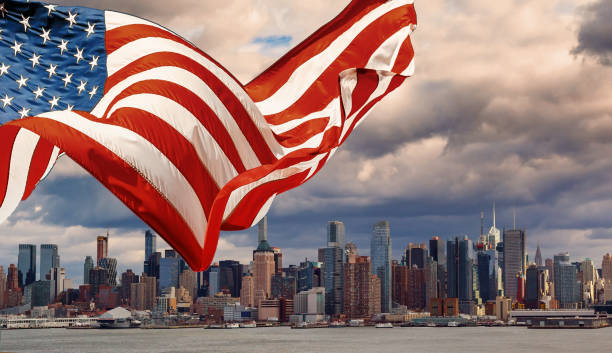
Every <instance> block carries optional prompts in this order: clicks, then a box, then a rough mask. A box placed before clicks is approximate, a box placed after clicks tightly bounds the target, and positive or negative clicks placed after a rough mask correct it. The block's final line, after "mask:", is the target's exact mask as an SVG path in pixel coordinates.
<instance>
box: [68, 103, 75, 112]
mask: <svg viewBox="0 0 612 353" xmlns="http://www.w3.org/2000/svg"><path fill="white" fill-rule="evenodd" d="M72 109H74V105H70V104H66V110H67V111H72Z"/></svg>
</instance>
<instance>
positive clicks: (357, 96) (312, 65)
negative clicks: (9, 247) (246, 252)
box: [0, 0, 416, 270]
mask: <svg viewBox="0 0 612 353" xmlns="http://www.w3.org/2000/svg"><path fill="white" fill-rule="evenodd" d="M412 2H413V1H412V0H390V1H384V0H358V1H352V2H351V3H350V4H349V5H348V6H347V8H345V9H344V11H342V13H341V14H339V15H338V16H337V17H336V18H335V19H333V20H332V21H331V22H329V23H328V24H327V25H325V26H324V27H322V28H321V29H319V30H318V31H317V32H315V33H314V34H313V35H311V36H310V37H308V38H307V39H306V40H305V41H304V42H302V43H301V44H299V45H298V46H297V47H295V48H294V49H292V50H291V51H290V52H289V53H288V54H287V55H285V56H284V57H283V58H281V59H280V60H278V61H277V62H276V63H275V64H273V65H272V66H271V67H270V68H269V69H267V70H266V71H264V72H263V73H262V74H261V75H259V76H258V77H257V78H255V79H254V80H253V81H252V82H250V83H249V84H247V85H244V86H243V85H242V84H240V82H238V80H236V79H235V78H234V77H233V76H232V75H231V74H230V73H229V72H228V71H227V70H225V69H224V68H223V67H221V66H220V65H219V64H218V63H217V62H215V61H214V60H213V59H212V58H210V57H209V56H208V55H206V54H205V53H203V52H202V51H201V50H199V49H198V48H197V47H195V46H194V45H193V44H191V43H189V42H187V41H186V40H184V39H182V38H181V37H179V36H178V35H176V34H174V33H172V32H171V31H169V30H167V29H164V28H163V27H161V26H158V25H156V24H153V23H151V22H148V21H146V20H143V19H140V18H137V17H133V16H129V15H125V14H121V13H116V12H111V11H104V12H102V11H100V12H102V13H103V14H102V16H103V20H102V19H101V18H100V17H99V16H100V12H98V10H90V9H83V8H60V7H55V8H53V9H49V8H48V5H44V4H39V3H29V4H25V3H24V2H23V1H8V2H6V3H5V4H4V8H5V9H8V12H7V13H10V16H12V17H11V18H9V19H7V20H5V22H0V29H2V28H3V27H1V26H2V25H3V24H4V23H8V22H11V21H13V22H12V25H15V22H16V23H17V24H18V25H21V26H22V28H21V29H22V30H23V27H26V28H25V33H26V34H27V33H28V30H31V29H29V28H27V26H25V25H24V24H23V23H20V22H19V20H22V18H26V16H30V17H32V18H33V17H35V15H36V16H41V21H42V20H44V19H43V17H44V16H47V18H48V17H49V16H52V15H57V16H58V17H57V19H61V20H62V21H64V23H63V25H64V26H68V28H67V29H64V31H63V33H66V34H67V35H68V36H67V37H66V38H65V39H64V38H60V37H53V36H51V39H52V40H54V41H56V42H57V45H55V47H56V48H55V49H56V52H55V53H49V59H47V60H49V61H51V59H53V60H61V59H62V58H63V54H66V53H68V52H70V54H72V56H71V60H72V63H71V65H76V66H79V64H80V61H81V60H83V61H88V62H89V63H90V62H91V61H93V58H94V55H95V56H97V57H98V59H97V60H98V61H99V65H101V66H103V67H104V70H105V71H104V72H99V73H97V75H96V76H95V77H96V78H98V79H99V78H100V76H99V75H102V78H103V81H104V82H102V83H100V84H98V90H99V91H96V92H94V94H93V96H92V97H91V98H90V101H89V102H91V101H93V102H94V103H95V104H93V105H92V106H86V105H85V104H81V105H78V104H79V103H82V102H80V101H76V102H75V103H68V102H67V103H66V104H72V105H75V107H73V106H70V107H69V108H70V109H66V110H65V108H68V107H62V108H64V109H62V110H58V109H51V111H48V110H49V109H46V110H43V111H36V114H37V116H36V117H29V118H23V119H17V120H12V121H10V122H7V123H6V124H4V125H3V126H1V127H0V136H2V135H6V136H9V137H10V136H14V137H12V139H13V140H15V141H17V140H19V141H22V140H23V141H24V142H21V144H22V145H24V146H26V147H19V148H21V149H19V148H18V147H12V148H11V149H10V150H11V151H13V150H14V151H15V153H11V155H8V154H6V153H3V155H2V156H0V168H4V169H0V170H1V171H2V172H1V173H4V174H0V190H1V189H2V185H3V184H2V182H3V179H2V178H3V176H2V175H8V178H5V179H9V180H13V184H14V182H15V181H17V180H21V181H20V183H21V184H24V185H25V186H23V190H24V192H23V194H24V195H27V194H29V193H30V192H31V190H32V189H33V187H34V186H35V185H36V183H37V182H38V180H40V177H43V176H44V175H45V174H46V173H48V170H49V169H50V166H51V165H52V163H53V162H54V160H55V158H57V155H58V154H59V153H60V152H63V153H65V154H66V155H68V156H70V157H71V158H72V159H73V160H74V161H75V162H77V163H78V164H80V165H81V166H83V167H84V168H85V169H86V170H87V171H89V172H90V173H91V174H92V175H93V176H94V177H96V178H97V179H98V180H99V181H100V182H101V183H102V184H103V185H104V186H105V187H107V188H108V189H109V190H110V191H111V192H112V193H113V194H114V195H115V196H117V197H118V198H119V199H120V200H121V201H122V202H123V203H124V204H125V205H126V206H127V207H129V208H130V209H131V210H132V211H133V212H134V213H135V214H136V215H137V216H139V217H140V218H141V219H142V220H143V221H145V222H146V223H147V224H149V225H150V226H151V227H152V228H153V229H155V231H157V232H158V233H159V234H160V235H161V236H162V237H163V238H164V239H165V240H166V241H167V242H168V243H169V244H170V245H171V246H172V247H174V248H175V249H176V250H177V251H178V252H179V253H180V254H181V256H182V257H183V258H184V259H185V260H186V261H187V262H188V264H189V265H190V267H192V268H193V269H194V270H203V269H205V268H207V267H208V266H209V264H210V263H211V262H212V260H213V257H214V254H215V251H216V248H217V242H218V237H219V233H220V231H221V230H240V229H246V228H249V227H251V226H252V225H254V224H256V223H257V222H258V221H259V220H260V219H261V218H262V217H263V216H265V214H266V213H267V212H268V210H269V208H270V206H271V204H272V202H273V200H274V198H275V197H276V196H277V195H279V194H281V193H283V192H285V191H287V190H290V189H292V188H295V187H297V186H299V185H301V184H303V183H305V182H306V181H308V180H309V179H311V178H312V177H313V176H314V175H316V174H317V173H318V171H319V170H320V169H321V168H322V167H323V165H324V164H325V163H326V162H327V161H328V160H329V158H331V156H332V155H333V154H334V152H335V151H336V150H337V148H338V147H339V146H341V145H342V144H343V143H344V141H345V140H346V139H347V138H348V136H349V135H350V134H351V132H352V131H353V130H354V129H355V128H356V127H357V126H358V125H359V124H360V123H361V122H362V121H363V119H364V118H365V116H366V115H367V114H368V113H369V112H370V111H371V109H372V108H373V107H374V106H375V105H376V104H377V103H378V102H379V101H380V100H381V99H382V98H384V97H385V96H386V95H387V94H389V93H390V92H392V91H393V90H394V89H396V88H397V87H399V85H400V84H401V83H402V82H403V81H404V80H405V78H406V77H408V76H410V75H411V74H412V72H413V70H414V61H413V60H414V52H413V50H412V45H411V42H410V34H411V33H412V31H413V30H414V28H415V26H416V14H415V11H414V7H413V4H412ZM19 10H21V13H20V11H19ZM43 10H44V13H43ZM0 11H2V10H1V8H0ZM28 11H30V12H32V13H31V14H30V12H28ZM88 11H91V13H89V12H88ZM24 12H25V13H24ZM75 14H76V16H75ZM91 16H93V17H91ZM92 18H97V19H98V22H94V21H93V19H92ZM48 21H49V20H48ZM22 22H23V20H22ZM73 22H74V23H73ZM92 22H94V23H95V25H94V28H95V30H98V31H100V32H103V36H104V38H103V40H98V41H91V42H88V41H87V38H84V39H83V38H81V39H80V40H82V41H84V44H82V45H81V46H79V44H76V42H77V41H78V40H77V39H74V40H73V39H72V37H70V36H71V35H73V34H72V32H73V28H78V27H77V26H81V27H82V28H81V31H83V32H84V33H85V35H88V34H89V32H88V31H87V29H88V28H89V29H90V30H91V27H92ZM54 25H55V24H54ZM47 26H48V28H55V27H52V26H51V25H49V24H47ZM57 26H59V24H58V25H57ZM42 27H43V28H44V26H42ZM13 31H14V32H15V33H14V37H15V38H10V41H11V42H12V41H13V40H15V41H17V40H20V39H19V38H20V37H22V35H21V34H22V33H19V29H18V27H16V26H15V27H14V28H11V32H13ZM45 31H46V29H45ZM6 32H7V31H4V32H2V33H1V34H2V35H3V36H7V33H6ZM58 32H59V30H58ZM43 33H45V32H44V31H42V33H40V34H38V33H37V34H38V36H39V39H40V38H41V37H40V35H43ZM96 33H99V32H96ZM75 36H76V34H75ZM43 39H44V38H43ZM21 41H23V42H24V43H25V45H24V48H28V50H30V51H31V52H35V51H36V49H33V48H31V47H30V41H28V40H27V39H26V38H24V39H21ZM64 41H69V42H70V44H68V45H67V46H65V47H66V48H65V49H64V50H62V48H61V46H62V44H63V43H64ZM94 42H95V43H94ZM8 44H9V43H8V42H6V41H4V39H3V42H2V44H1V45H2V46H4V45H8ZM39 45H40V44H39ZM99 46H102V48H103V50H104V55H100V54H93V53H96V52H97V50H99ZM43 49H44V48H43ZM60 52H63V53H60ZM19 54H20V53H19ZM29 56H31V55H29ZM81 56H82V57H83V58H80V57H81ZM16 57H17V56H16ZM42 58H43V60H41V61H42V62H45V60H44V59H45V55H44V54H42ZM25 59H26V60H27V56H26V58H25ZM30 59H31V57H30ZM101 59H103V60H101ZM75 61H76V63H75ZM0 64H1V63H0ZM45 64H46V65H47V66H46V67H41V69H43V68H48V67H49V66H48V65H49V64H48V63H45ZM58 65H59V64H58ZM0 68H1V66H0ZM83 68H84V66H83ZM83 68H78V67H77V68H74V70H72V69H66V70H65V73H63V74H62V76H63V77H61V78H64V79H65V78H66V77H68V76H67V75H69V74H70V73H72V71H74V73H73V75H75V76H81V75H83V77H85V75H89V74H91V73H90V72H86V71H83V73H78V72H80V71H78V72H77V69H79V70H84V69H83ZM36 69H37V67H36V66H35V67H34V72H30V71H28V70H29V67H27V68H26V67H25V66H24V69H23V70H25V71H24V72H25V73H30V74H31V76H34V75H35V74H36V73H38V74H40V72H36ZM39 71H40V70H39ZM25 73H24V74H25ZM45 73H46V72H45ZM16 74H17V73H16ZM19 75H22V74H21V73H19ZM1 78H2V77H0V79H1ZM51 78H54V77H53V76H52V77H51ZM18 79H19V77H17V80H18ZM44 79H45V77H43V78H41V79H40V82H41V83H43V84H48V85H51V84H53V83H55V84H56V85H57V82H47V81H44ZM79 81H81V79H79ZM64 83H65V81H63V82H62V83H61V85H63V84H64ZM76 83H78V84H82V83H83V81H81V82H76ZM0 84H1V86H0V94H2V93H3V92H2V91H1V89H4V86H5V83H4V81H1V80H0ZM17 84H19V83H17ZM86 87H87V88H89V89H90V90H93V86H91V87H89V86H86ZM22 88H23V87H20V88H18V89H15V88H13V91H12V92H13V93H14V94H13V96H17V93H19V94H23V92H16V93H15V90H19V89H22ZM64 88H67V89H70V88H72V90H73V91H74V92H75V93H73V94H74V95H75V96H76V97H77V98H79V97H80V96H79V94H82V93H84V92H85V91H83V90H81V91H79V87H78V85H77V84H75V83H73V82H68V83H67V84H66V86H65V87H64ZM27 89H28V90H29V89H31V92H30V94H34V95H36V94H35V93H34V91H36V89H38V90H39V91H40V87H31V86H27ZM58 89H62V87H61V86H60V88H58ZM39 93H40V92H39ZM59 93H60V92H58V93H57V95H56V96H52V97H49V98H50V99H48V101H50V103H49V104H47V108H48V107H49V105H50V104H51V103H53V99H54V98H57V97H58V96H59ZM87 93H88V94H89V93H91V91H88V92H87ZM98 93H99V95H98ZM97 95H98V96H97ZM68 96H70V95H68ZM0 98H2V97H0ZM30 98H31V97H30ZM35 103H36V100H34V101H33V100H32V99H29V100H26V102H25V103H24V106H21V107H18V108H23V109H28V108H29V107H25V104H31V105H35ZM84 103H88V102H84ZM1 104H2V101H1V100H0V107H1ZM43 108H44V105H43ZM29 109H33V108H29ZM26 115H32V114H26ZM35 140H36V142H38V141H41V142H42V143H43V144H44V146H42V147H36V142H35ZM2 141H4V139H2ZM13 146H18V144H17V143H14V144H13ZM0 147H1V148H3V151H4V150H5V149H4V146H2V145H1V142H0ZM6 150H7V151H9V149H6ZM22 150H23V151H22ZM34 150H36V151H34ZM38 150H41V151H40V152H37V151H38ZM43 152H44V155H43ZM13 154H15V156H13ZM37 154H40V155H43V156H47V155H48V156H47V157H46V158H45V157H43V158H40V159H41V160H45V159H46V164H45V163H42V162H41V163H40V165H39V166H35V164H34V163H32V164H31V166H30V168H29V169H30V170H31V171H30V172H29V174H31V176H29V177H24V173H25V172H28V168H27V167H24V164H23V163H22V161H23V159H24V158H25V157H24V156H26V157H27V155H37ZM17 158H21V160H22V161H21V162H18V161H19V160H18V159H17ZM14 165H20V167H19V168H16V167H15V168H13V166H14ZM43 165H44V168H43ZM19 169H25V172H24V171H23V170H19ZM19 172H21V174H19ZM17 174H19V175H20V176H19V175H17ZM26 174H27V173H26ZM23 180H25V181H23ZM13 184H11V183H8V184H7V185H8V186H7V187H5V188H4V189H5V190H7V192H8V191H10V190H12V189H15V186H14V185H13ZM0 196H1V195H0ZM21 198H23V195H22V196H21V197H20V198H17V199H18V200H20V199H21ZM5 199H6V200H8V201H10V202H8V201H6V202H7V205H9V204H11V205H13V206H14V204H15V201H14V199H16V198H15V197H13V198H12V199H7V198H6V197H5ZM13 206H10V207H9V206H7V207H6V208H7V210H8V209H10V208H11V207H13ZM2 207H4V205H2ZM10 211H12V210H10ZM9 213H10V212H9ZM2 215H3V214H2V213H1V212H0V217H1V216H2Z"/></svg>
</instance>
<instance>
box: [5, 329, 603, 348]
mask: <svg viewBox="0 0 612 353" xmlns="http://www.w3.org/2000/svg"><path fill="white" fill-rule="evenodd" d="M610 334H612V328H605V329H601V330H528V329H527V328H525V327H462V328H393V329H387V330H381V329H375V328H371V327H363V328H338V329H312V330H291V329H289V328H288V327H277V328H258V329H238V330H203V329H181V330H140V329H134V330H66V329H47V330H9V331H1V332H0V335H1V338H0V340H1V341H0V351H2V352H5V351H8V352H42V351H44V352H152V353H161V352H218V353H222V352H223V353H224V352H232V353H233V352H254V353H260V352H261V353H263V352H287V353H293V352H295V353H297V352H300V353H311V352H312V353H315V352H316V353H318V352H338V353H342V352H347V353H349V352H350V353H354V352H381V353H382V352H385V353H389V352H419V353H430V352H431V353H437V352H454V353H468V352H496V353H505V352H534V351H536V349H537V351H538V352H540V353H546V352H551V353H552V352H554V353H562V352H568V353H570V352H571V353H578V352H588V351H601V350H603V349H604V348H605V347H607V346H608V344H609V337H610Z"/></svg>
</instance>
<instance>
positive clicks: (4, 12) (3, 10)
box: [0, 3, 7, 18]
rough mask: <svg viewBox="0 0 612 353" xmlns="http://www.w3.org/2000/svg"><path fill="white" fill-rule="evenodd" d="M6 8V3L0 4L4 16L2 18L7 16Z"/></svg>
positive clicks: (0, 10)
mask: <svg viewBox="0 0 612 353" xmlns="http://www.w3.org/2000/svg"><path fill="white" fill-rule="evenodd" d="M6 12H7V11H6V8H5V7H4V3H2V4H0V14H2V18H4V15H6Z"/></svg>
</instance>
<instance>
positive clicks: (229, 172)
mask: <svg viewBox="0 0 612 353" xmlns="http://www.w3.org/2000/svg"><path fill="white" fill-rule="evenodd" d="M126 107H127V108H136V109H140V110H143V111H146V112H149V113H151V114H153V115H155V116H157V117H158V118H160V119H161V120H163V121H165V122H166V123H168V124H169V125H170V126H172V127H173V128H174V129H175V130H176V131H177V132H178V133H179V134H181V135H183V137H184V138H185V139H187V141H189V142H190V143H191V144H192V145H193V148H194V149H195V150H196V152H197V154H198V157H199V158H200V161H202V164H203V165H204V166H205V167H206V169H208V171H209V172H210V175H211V176H212V177H213V179H214V180H215V183H216V184H217V187H219V189H221V188H222V187H223V186H224V185H225V184H226V183H227V182H228V181H230V180H232V179H233V178H234V177H236V176H237V175H238V172H237V171H236V169H235V168H234V166H233V165H232V162H230V160H229V159H228V158H227V156H226V155H225V153H224V152H223V149H221V147H220V146H219V144H217V141H216V140H215V139H214V138H213V137H212V136H211V134H210V132H209V131H208V130H206V129H205V128H204V126H202V125H201V124H200V121H199V120H198V119H197V118H196V117H195V116H194V115H193V114H191V112H190V111H189V110H187V109H185V107H183V106H182V105H180V104H178V103H177V102H175V101H173V100H172V99H169V98H167V97H163V96H158V95H155V94H136V95H133V96H129V97H127V98H124V99H122V100H120V101H119V102H117V104H115V105H114V106H113V109H112V110H111V111H110V113H109V115H108V116H109V117H112V115H113V113H114V112H115V111H116V110H118V109H121V108H126Z"/></svg>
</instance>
